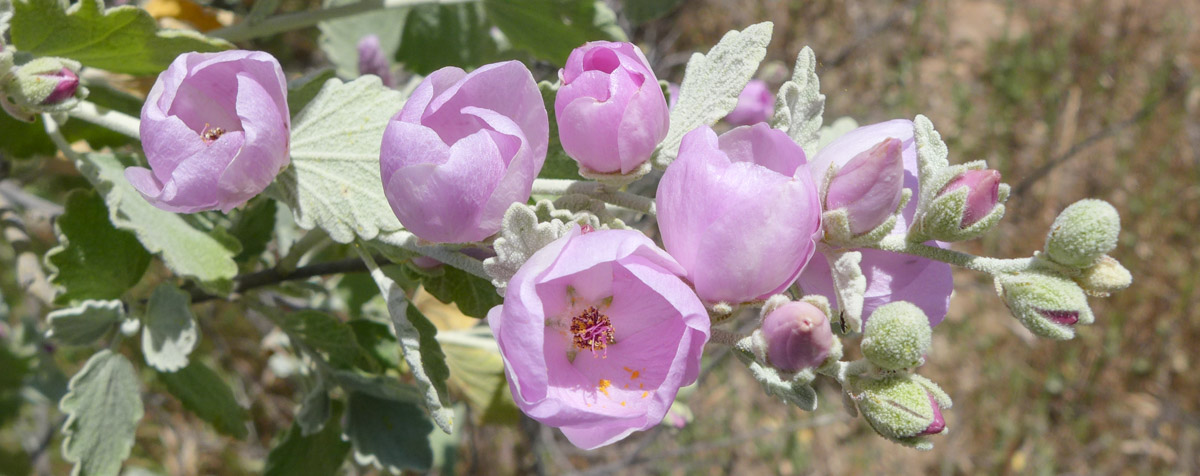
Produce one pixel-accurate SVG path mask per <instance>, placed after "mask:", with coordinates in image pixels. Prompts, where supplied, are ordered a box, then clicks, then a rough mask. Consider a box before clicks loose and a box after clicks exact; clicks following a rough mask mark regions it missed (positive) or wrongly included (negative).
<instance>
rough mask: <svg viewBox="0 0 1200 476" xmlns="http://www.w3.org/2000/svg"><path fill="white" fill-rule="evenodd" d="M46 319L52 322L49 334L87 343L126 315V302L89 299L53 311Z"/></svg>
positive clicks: (69, 341)
mask: <svg viewBox="0 0 1200 476" xmlns="http://www.w3.org/2000/svg"><path fill="white" fill-rule="evenodd" d="M46 319H47V321H49V323H50V330H49V331H47V332H46V337H49V338H51V339H54V340H56V341H58V342H61V343H63V344H66V345H88V344H91V343H92V342H95V341H96V339H99V338H101V337H104V334H106V333H108V331H110V330H111V329H112V328H113V326H115V325H116V324H117V323H119V322H121V320H123V319H125V306H124V305H123V304H121V301H116V300H112V301H93V300H88V301H84V302H82V303H80V304H79V305H78V306H75V307H69V308H66V309H59V310H57V311H54V312H51V313H50V314H49V315H48V316H46Z"/></svg>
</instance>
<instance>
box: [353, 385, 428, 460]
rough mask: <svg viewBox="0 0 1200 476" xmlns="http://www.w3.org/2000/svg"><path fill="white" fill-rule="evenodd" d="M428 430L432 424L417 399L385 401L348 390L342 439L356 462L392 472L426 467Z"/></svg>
mask: <svg viewBox="0 0 1200 476" xmlns="http://www.w3.org/2000/svg"><path fill="white" fill-rule="evenodd" d="M430 430H433V424H431V423H429V420H428V419H426V418H425V412H423V411H421V407H420V404H419V403H418V402H417V401H416V400H387V399H382V398H377V397H374V396H371V395H369V394H366V393H359V392H351V393H350V403H349V408H348V409H347V411H346V430H345V434H344V435H343V438H345V439H347V440H350V443H351V445H353V447H354V460H355V461H356V462H358V464H361V465H371V466H374V467H376V468H379V469H383V470H386V471H389V472H391V473H393V474H400V472H401V471H403V470H415V471H425V470H428V469H429V467H430V466H431V465H432V464H433V450H432V449H431V448H430V446H429V432H430Z"/></svg>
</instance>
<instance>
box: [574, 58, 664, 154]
mask: <svg viewBox="0 0 1200 476" xmlns="http://www.w3.org/2000/svg"><path fill="white" fill-rule="evenodd" d="M558 76H559V78H560V79H561V80H562V86H561V87H559V89H558V96H556V97H555V98H554V117H555V120H556V121H558V136H559V139H560V140H561V141H562V146H563V151H565V152H566V153H567V155H569V156H571V158H573V159H575V161H576V162H579V165H580V166H581V167H584V168H586V169H587V170H589V171H591V172H598V173H622V174H628V173H630V172H633V171H634V170H636V169H637V168H638V167H640V166H641V165H642V164H643V163H645V162H646V159H649V158H650V155H651V154H652V153H654V148H655V147H657V146H658V143H659V142H661V141H662V140H663V138H664V137H666V136H667V126H668V125H669V123H670V117H669V115H668V110H667V100H666V98H665V97H663V92H662V86H660V85H659V84H658V78H657V77H655V76H654V71H652V70H651V69H650V64H649V63H648V62H647V61H646V57H645V56H644V55H642V51H641V50H639V49H638V47H636V46H634V45H632V44H630V43H614V42H610V41H593V42H589V43H587V44H584V45H583V46H580V47H579V48H575V50H574V51H572V52H571V55H570V56H568V57H567V65H566V67H564V68H563V69H561V70H559V72H558Z"/></svg>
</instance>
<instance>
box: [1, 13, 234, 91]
mask: <svg viewBox="0 0 1200 476" xmlns="http://www.w3.org/2000/svg"><path fill="white" fill-rule="evenodd" d="M14 7H15V12H16V15H15V16H14V17H13V22H12V42H13V45H15V46H16V47H17V48H18V49H20V50H22V51H25V52H28V53H33V54H35V55H38V56H64V57H67V58H71V59H73V60H76V61H79V62H80V63H83V65H84V66H91V67H94V68H100V69H106V70H109V71H112V72H114V73H127V74H136V75H148V74H158V73H159V72H161V71H163V70H164V69H166V68H167V65H169V64H171V61H173V60H174V59H175V57H176V56H179V55H180V54H182V53H187V52H189V51H199V52H209V51H221V50H226V49H230V48H232V47H233V45H232V44H230V43H229V42H227V41H224V40H218V39H214V38H208V37H206V36H204V35H202V34H199V33H196V32H190V31H183V30H160V29H159V28H158V25H157V24H156V23H155V21H154V18H153V17H151V16H150V13H148V12H146V11H145V10H142V9H140V8H136V7H132V6H121V7H115V8H110V9H107V10H105V9H104V2H103V1H102V0H80V1H79V2H78V3H76V4H74V5H71V6H70V7H67V6H66V1H60V0H25V1H21V0H17V2H16V3H15V4H14Z"/></svg>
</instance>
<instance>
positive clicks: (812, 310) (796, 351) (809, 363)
mask: <svg viewBox="0 0 1200 476" xmlns="http://www.w3.org/2000/svg"><path fill="white" fill-rule="evenodd" d="M762 333H763V337H764V338H765V339H766V342H767V360H768V361H770V363H771V365H773V366H775V368H777V369H779V370H783V371H785V372H797V371H800V370H803V369H809V368H815V367H818V366H820V365H821V363H822V362H824V361H825V359H826V358H827V357H829V352H830V349H831V348H832V347H833V331H832V329H830V327H829V318H828V317H827V316H826V315H825V313H824V312H821V310H820V309H817V307H816V306H813V305H812V304H809V303H806V302H800V301H795V302H790V303H787V304H784V305H783V306H780V307H779V308H778V309H775V310H774V311H771V312H770V313H768V314H767V316H766V317H765V318H763V323H762Z"/></svg>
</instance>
